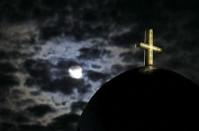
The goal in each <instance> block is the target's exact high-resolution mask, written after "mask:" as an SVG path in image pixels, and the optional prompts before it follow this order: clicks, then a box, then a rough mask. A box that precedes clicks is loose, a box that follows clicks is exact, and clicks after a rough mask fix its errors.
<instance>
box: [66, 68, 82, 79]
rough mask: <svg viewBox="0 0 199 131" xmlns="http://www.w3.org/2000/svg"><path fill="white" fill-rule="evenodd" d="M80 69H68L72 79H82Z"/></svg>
mask: <svg viewBox="0 0 199 131" xmlns="http://www.w3.org/2000/svg"><path fill="white" fill-rule="evenodd" d="M82 72H83V71H82V67H81V66H71V67H70V68H69V69H68V73H69V75H70V76H71V77H72V78H75V79H81V78H82V77H83V73H82Z"/></svg>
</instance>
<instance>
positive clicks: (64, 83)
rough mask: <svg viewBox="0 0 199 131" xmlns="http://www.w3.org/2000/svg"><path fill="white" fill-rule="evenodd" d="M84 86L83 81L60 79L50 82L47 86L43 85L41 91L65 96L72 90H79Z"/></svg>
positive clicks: (68, 78) (67, 78)
mask: <svg viewBox="0 0 199 131" xmlns="http://www.w3.org/2000/svg"><path fill="white" fill-rule="evenodd" d="M83 85H84V80H82V79H73V78H71V77H67V76H66V77H63V78H61V79H55V80H53V81H50V82H49V83H48V84H47V85H44V86H43V87H42V89H43V90H44V91H50V92H57V91H60V92H62V93H65V94H70V93H72V91H73V89H75V88H80V87H82V86H83Z"/></svg>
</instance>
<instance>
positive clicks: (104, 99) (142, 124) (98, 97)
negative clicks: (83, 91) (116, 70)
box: [79, 67, 199, 131]
mask: <svg viewBox="0 0 199 131" xmlns="http://www.w3.org/2000/svg"><path fill="white" fill-rule="evenodd" d="M198 102H199V87H198V86H197V85H196V84H194V83H193V82H192V81H190V80H189V79H187V78H185V77H184V76H182V75H180V74H178V73H175V72H172V71H169V70H165V69H158V68H157V69H153V70H148V68H146V67H142V68H136V69H132V70H130V71H127V72H125V73H123V74H121V75H119V76H117V77H115V78H114V79H112V80H111V81H109V82H107V83H105V84H104V85H103V86H102V87H101V88H100V89H99V91H98V92H97V93H96V94H95V95H94V96H93V97H92V99H91V100H90V102H89V103H88V105H87V107H86V108H85V110H84V112H83V114H82V116H81V119H80V122H79V131H138V130H143V129H153V130H158V131H162V130H165V131H166V130H171V129H183V130H190V128H199V126H198V125H199V120H198V119H199V113H198V112H199V107H198Z"/></svg>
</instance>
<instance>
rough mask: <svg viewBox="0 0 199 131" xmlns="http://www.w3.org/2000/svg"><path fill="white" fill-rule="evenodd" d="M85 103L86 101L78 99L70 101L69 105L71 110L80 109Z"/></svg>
mask: <svg viewBox="0 0 199 131" xmlns="http://www.w3.org/2000/svg"><path fill="white" fill-rule="evenodd" d="M86 104H87V103H86V102H84V101H78V102H74V103H72V106H71V109H72V112H77V111H82V110H83V109H84V108H85V106H86Z"/></svg>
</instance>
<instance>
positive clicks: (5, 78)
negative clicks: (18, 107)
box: [0, 73, 19, 89]
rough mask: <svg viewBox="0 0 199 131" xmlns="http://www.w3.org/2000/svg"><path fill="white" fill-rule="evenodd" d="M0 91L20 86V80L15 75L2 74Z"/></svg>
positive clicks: (0, 76) (0, 74) (0, 75)
mask: <svg viewBox="0 0 199 131" xmlns="http://www.w3.org/2000/svg"><path fill="white" fill-rule="evenodd" d="M0 80H1V81H0V89H2V88H5V87H6V88H8V87H13V86H17V85H19V80H18V78H17V77H16V76H14V75H5V74H2V73H0Z"/></svg>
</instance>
